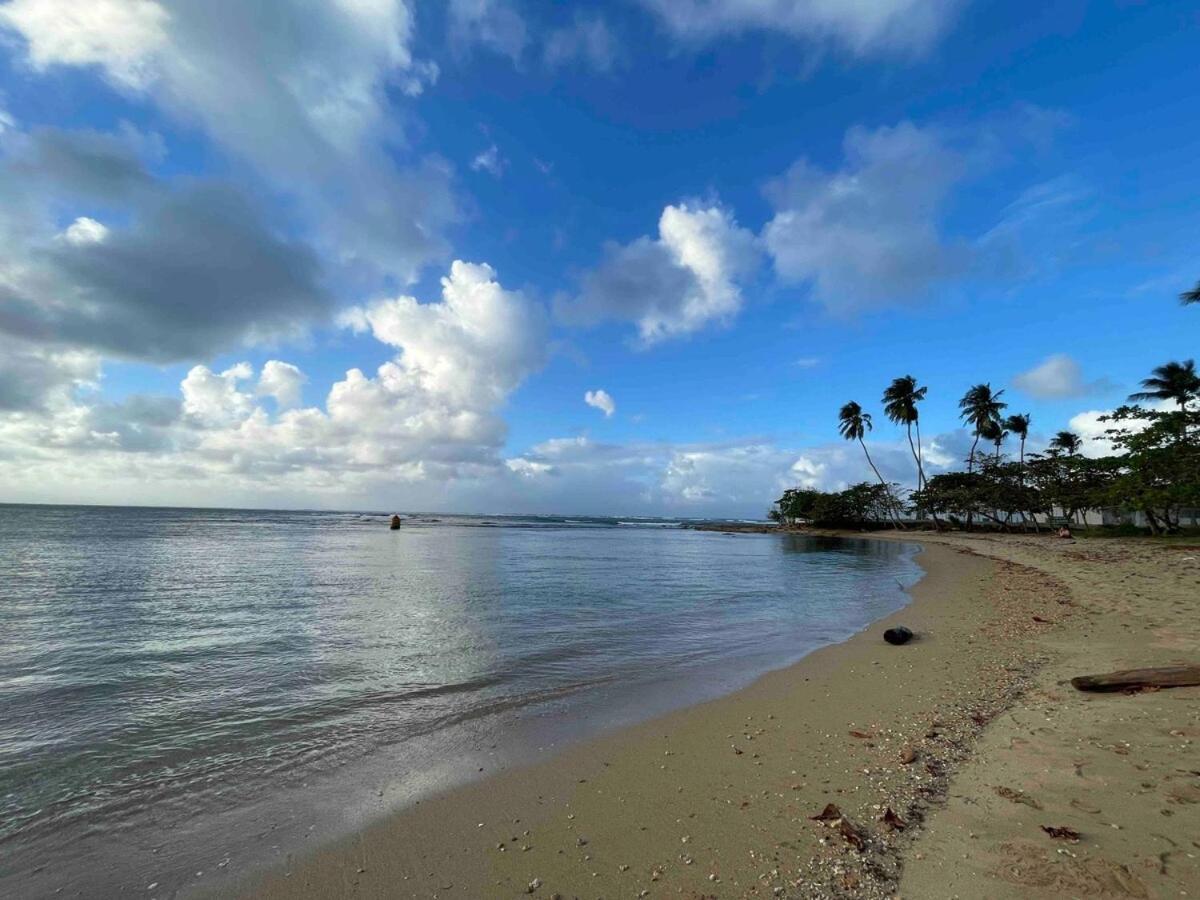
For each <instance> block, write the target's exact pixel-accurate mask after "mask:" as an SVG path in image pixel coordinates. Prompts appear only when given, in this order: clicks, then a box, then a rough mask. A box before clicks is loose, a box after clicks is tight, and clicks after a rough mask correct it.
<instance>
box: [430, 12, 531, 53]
mask: <svg viewBox="0 0 1200 900" xmlns="http://www.w3.org/2000/svg"><path fill="white" fill-rule="evenodd" d="M449 14H450V36H451V40H452V41H453V42H454V43H455V44H456V45H457V46H459V47H460V48H467V47H469V46H470V45H472V44H480V45H482V46H484V47H487V48H489V49H491V50H494V51H495V52H497V53H500V54H501V55H503V56H507V57H509V58H510V59H512V60H513V61H514V62H516V61H518V60H520V58H521V54H522V53H523V52H524V51H525V45H526V43H527V41H528V37H529V36H528V32H527V29H526V27H525V20H524V19H522V18H521V16H520V14H519V13H518V12H517V11H516V10H515V9H513V8H512V6H511V5H510V4H509V3H507V2H506V0H450V6H449Z"/></svg>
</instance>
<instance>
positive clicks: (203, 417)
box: [179, 362, 254, 425]
mask: <svg viewBox="0 0 1200 900" xmlns="http://www.w3.org/2000/svg"><path fill="white" fill-rule="evenodd" d="M253 376H254V370H253V369H252V368H251V367H250V364H249V363H244V362H243V363H238V364H237V365H236V366H230V367H229V368H228V369H226V370H225V371H224V372H221V373H220V374H217V373H216V372H213V371H212V370H211V369H209V368H208V366H193V367H192V368H191V370H190V371H189V372H188V373H187V377H186V378H184V379H183V382H182V383H181V384H180V386H179V387H180V390H181V391H182V392H183V411H184V413H185V414H187V415H188V416H191V417H192V418H193V419H195V420H197V421H198V422H200V423H201V424H204V425H221V424H226V423H229V422H235V421H238V420H241V419H245V418H246V417H247V416H248V415H250V413H251V412H253V411H254V400H253V399H252V398H251V397H250V395H249V394H245V393H243V392H242V391H240V390H239V389H238V384H239V382H242V381H247V380H249V379H250V378H252V377H253Z"/></svg>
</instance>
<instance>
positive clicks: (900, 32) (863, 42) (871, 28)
mask: <svg viewBox="0 0 1200 900" xmlns="http://www.w3.org/2000/svg"><path fill="white" fill-rule="evenodd" d="M643 3H644V4H645V5H646V6H647V7H649V8H650V9H651V10H653V11H654V12H656V13H658V15H659V16H660V17H661V18H662V20H663V22H664V23H665V24H666V25H667V27H668V28H669V29H670V30H671V31H672V32H673V33H674V34H676V35H677V36H679V37H681V38H684V39H687V40H702V41H707V40H712V39H715V38H717V37H719V36H722V35H728V34H737V33H740V32H744V31H751V30H755V31H769V32H776V33H780V34H784V35H787V36H789V37H793V38H799V39H804V40H807V41H809V42H818V41H831V42H834V43H836V44H838V45H839V46H841V47H843V48H845V49H846V50H848V51H850V52H852V53H855V54H858V55H865V54H869V53H871V54H877V53H913V52H917V51H920V50H923V49H925V48H926V47H928V46H929V45H930V44H931V43H933V42H934V41H935V40H937V38H939V37H940V36H941V35H942V34H943V33H944V32H945V30H946V28H947V27H948V25H949V23H950V20H951V18H952V15H953V13H954V11H955V9H956V8H957V7H958V5H959V2H958V0H867V2H849V0H844V2H839V0H833V2H830V0H643Z"/></svg>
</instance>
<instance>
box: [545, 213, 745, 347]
mask: <svg viewBox="0 0 1200 900" xmlns="http://www.w3.org/2000/svg"><path fill="white" fill-rule="evenodd" d="M758 258H759V253H758V247H757V242H756V240H755V238H754V236H753V235H752V234H751V233H750V232H749V231H746V230H745V229H743V228H741V227H739V226H738V224H737V222H736V221H735V220H734V218H733V216H732V214H731V213H729V212H728V211H727V210H725V209H722V208H721V207H719V206H699V205H693V204H686V203H684V204H680V205H678V206H668V207H666V208H665V209H664V210H663V213H662V216H661V217H660V219H659V222H658V237H657V238H651V237H641V238H638V239H637V240H636V241H634V242H633V243H631V244H625V245H623V246H621V245H610V246H609V247H608V250H607V254H606V258H605V260H604V261H603V262H602V263H601V264H600V266H599V267H598V268H596V269H595V270H594V271H592V272H590V273H588V274H587V275H586V276H585V277H584V279H583V287H582V291H581V293H580V295H579V296H578V297H576V298H573V299H561V298H560V300H559V303H558V304H557V310H558V313H559V315H560V316H561V317H562V318H563V319H564V320H566V321H567V322H570V323H572V324H595V323H597V322H600V321H604V320H606V319H617V320H623V321H632V322H634V323H636V324H637V329H638V337H639V339H640V340H641V342H642V343H643V344H644V345H650V344H655V343H658V342H660V341H664V340H667V339H669V338H674V337H680V336H684V335H688V334H692V333H694V332H696V331H699V330H700V329H702V328H704V327H705V326H707V325H710V324H713V323H719V322H725V321H728V320H730V319H732V317H733V316H734V315H736V314H737V312H738V311H739V310H740V309H741V306H742V293H741V288H740V287H739V281H740V280H742V279H743V278H746V277H747V276H749V275H750V274H752V273H753V271H754V269H755V268H756V267H757V265H758Z"/></svg>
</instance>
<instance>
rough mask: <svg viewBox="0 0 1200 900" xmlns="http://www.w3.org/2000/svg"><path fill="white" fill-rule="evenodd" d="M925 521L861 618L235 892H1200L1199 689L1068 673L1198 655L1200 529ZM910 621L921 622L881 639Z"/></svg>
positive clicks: (439, 798)
mask: <svg viewBox="0 0 1200 900" xmlns="http://www.w3.org/2000/svg"><path fill="white" fill-rule="evenodd" d="M909 537H910V538H911V536H909ZM885 539H886V538H885ZM919 540H920V541H921V542H922V543H923V544H924V546H925V548H926V549H925V551H924V552H923V553H922V554H921V555H920V557H919V561H920V562H921V564H922V566H923V567H924V568H925V570H926V572H927V575H926V577H925V578H924V579H923V580H922V581H921V582H920V583H919V584H918V585H917V586H916V588H914V590H913V597H914V600H913V603H912V604H911V605H910V606H909V607H907V608H905V609H904V610H902V611H900V612H899V613H897V614H895V615H893V616H891V617H889V618H888V619H885V620H882V621H881V622H879V623H877V624H876V625H874V626H872V627H871V628H870V629H868V630H866V631H864V632H863V633H861V634H859V635H857V636H855V637H853V638H851V639H850V640H849V641H846V642H845V643H842V644H838V645H836V646H833V647H828V648H825V649H823V650H820V651H818V652H816V653H813V654H811V655H809V656H807V657H806V658H804V659H803V660H802V661H801V662H799V663H798V664H796V665H794V666H791V667H789V668H787V669H783V670H780V671H778V672H774V673H771V674H768V675H766V676H764V677H763V678H761V679H760V680H758V681H757V682H755V683H754V684H753V685H752V686H750V687H748V688H746V689H745V690H742V691H740V692H738V693H736V694H732V695H730V696H728V697H724V698H721V699H718V700H715V701H712V702H709V703H704V704H701V705H698V706H692V707H689V708H687V709H684V710H680V711H679V712H676V713H672V714H670V715H667V716H664V717H662V718H658V719H655V720H653V721H651V722H648V723H644V724H642V725H638V726H634V727H631V728H626V729H623V730H620V731H618V732H615V733H612V734H609V735H606V736H603V737H601V738H598V739H593V740H590V741H587V742H584V743H582V744H579V745H577V746H574V747H572V748H570V749H568V750H566V751H564V752H562V753H561V754H559V755H557V756H555V757H553V758H552V759H550V760H548V761H544V762H538V763H535V764H531V765H528V766H515V767H513V768H511V769H509V770H507V771H504V772H501V773H499V774H497V775H494V776H492V777H489V778H487V779H486V780H483V781H480V782H478V783H475V784H472V785H468V786H466V787H463V788H459V789H456V790H453V791H450V792H447V793H444V794H441V795H438V796H435V797H432V798H430V799H427V800H425V801H423V802H421V803H420V804H418V805H416V806H414V807H411V808H409V809H406V810H403V811H400V812H398V813H395V814H393V815H391V816H390V817H388V818H385V819H383V820H381V821H379V822H377V823H376V824H373V825H371V826H370V827H368V828H366V829H364V830H362V831H360V832H359V833H357V834H354V835H352V836H350V837H347V838H345V839H342V840H340V841H338V842H336V843H334V844H332V845H329V846H326V847H323V848H319V849H316V850H315V851H313V852H311V853H308V854H304V855H300V856H297V857H295V858H290V859H288V860H287V861H286V862H285V863H284V864H283V865H281V866H280V867H279V868H277V869H275V870H273V871H271V872H268V873H267V874H265V875H263V876H259V877H256V878H254V879H252V880H250V881H248V882H247V883H245V884H244V885H243V886H242V890H241V894H242V895H244V896H252V897H265V898H276V897H320V898H327V897H353V896H362V897H446V898H449V897H463V898H481V897H518V896H534V897H545V898H551V897H555V896H560V897H563V898H567V897H589V898H593V897H690V898H700V897H776V896H784V897H805V898H807V897H846V896H850V897H890V896H902V897H912V898H927V897H930V898H938V897H971V898H974V897H1051V896H1054V897H1076V896H1096V897H1101V896H1130V897H1177V896H1198V895H1200V867H1198V865H1197V856H1198V855H1200V843H1197V842H1198V841H1200V752H1198V750H1197V746H1196V743H1195V740H1196V737H1197V736H1198V735H1200V688H1178V689H1172V690H1164V691H1159V692H1152V693H1143V694H1139V695H1136V696H1129V695H1124V694H1117V695H1108V696H1100V695H1087V694H1082V693H1080V692H1077V691H1075V690H1074V689H1073V688H1071V687H1070V686H1069V685H1066V684H1064V683H1063V682H1064V681H1065V679H1067V678H1069V677H1070V676H1072V675H1076V674H1086V673H1091V672H1099V671H1106V670H1109V669H1115V668H1125V667H1134V666H1142V665H1160V664H1168V663H1172V662H1182V661H1195V660H1196V658H1197V656H1200V650H1198V649H1197V648H1198V647H1200V643H1198V641H1200V616H1198V615H1197V613H1198V612H1200V562H1198V561H1197V560H1198V559H1200V550H1197V549H1195V548H1193V549H1192V550H1188V549H1187V548H1181V547H1179V546H1169V545H1158V544H1153V543H1150V542H1145V541H1124V540H1115V539H1113V540H1090V541H1078V542H1075V543H1069V542H1065V541H1058V540H1057V539H1054V538H1047V537H1042V538H1033V537H1028V538H1026V537H1015V536H995V537H976V536H969V535H953V536H932V535H921V536H920V538H919ZM901 623H902V624H905V625H907V626H909V627H910V628H912V629H913V630H914V631H916V632H917V634H918V640H916V641H914V642H913V643H911V644H909V645H906V646H903V647H892V646H889V645H887V644H885V643H884V642H883V641H882V639H881V634H882V631H883V629H884V628H886V627H887V626H889V625H891V624H901ZM828 804H833V805H834V806H835V807H836V810H831V811H829V814H828V815H827V816H825V817H824V818H825V819H826V821H814V819H813V817H815V816H818V815H819V814H820V813H821V812H822V810H824V809H825V808H826V806H827V805H828ZM889 811H890V813H891V815H888V813H889ZM897 820H898V821H897ZM1042 826H1050V827H1067V828H1070V829H1073V830H1074V831H1076V832H1078V833H1079V835H1080V837H1079V838H1078V840H1072V839H1061V838H1054V837H1051V836H1050V835H1049V834H1047V833H1046V832H1045V831H1043V828H1042Z"/></svg>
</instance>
